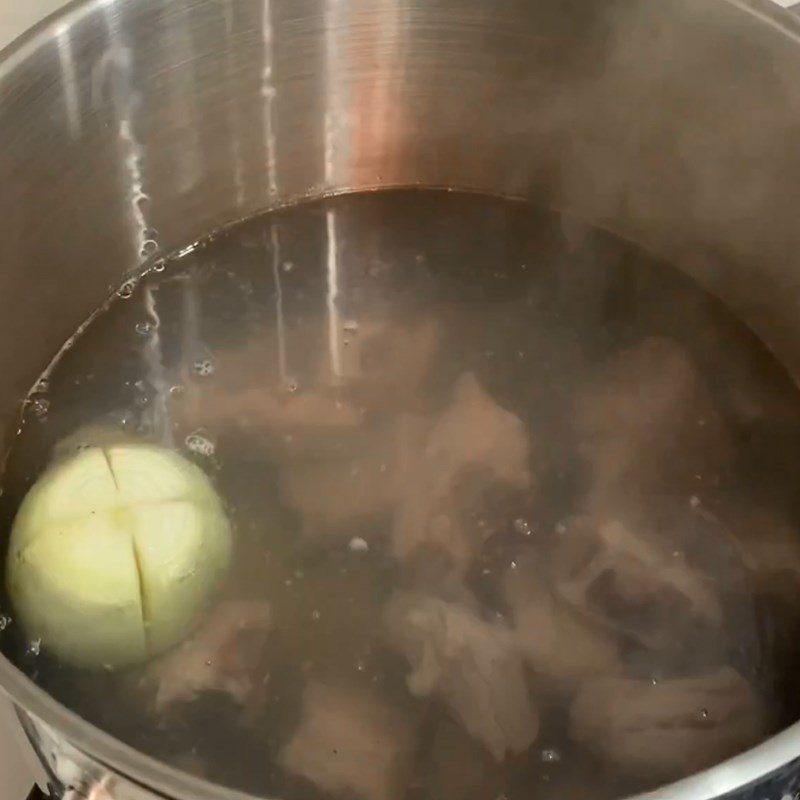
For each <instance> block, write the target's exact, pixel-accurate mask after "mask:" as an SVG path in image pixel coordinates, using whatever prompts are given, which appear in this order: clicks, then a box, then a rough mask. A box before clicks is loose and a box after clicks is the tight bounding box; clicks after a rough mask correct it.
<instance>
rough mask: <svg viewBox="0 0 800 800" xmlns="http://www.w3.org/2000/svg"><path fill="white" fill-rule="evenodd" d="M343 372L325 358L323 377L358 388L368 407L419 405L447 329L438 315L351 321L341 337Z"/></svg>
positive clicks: (329, 381)
mask: <svg viewBox="0 0 800 800" xmlns="http://www.w3.org/2000/svg"><path fill="white" fill-rule="evenodd" d="M341 341H342V344H344V342H346V343H347V344H346V346H343V347H341V358H340V363H339V366H338V370H339V371H338V373H337V374H334V373H333V372H332V370H331V361H330V358H325V359H324V360H323V364H322V367H321V369H320V376H321V378H322V379H323V380H324V381H326V382H328V383H330V384H331V385H343V386H346V387H348V388H349V389H353V390H354V392H355V395H356V396H357V397H358V398H359V399H360V400H361V401H363V402H364V403H365V404H366V405H367V406H368V407H370V408H376V409H381V410H386V409H387V408H393V409H397V408H398V407H399V408H413V407H414V406H415V405H417V401H419V400H420V395H421V389H422V387H423V385H424V382H425V379H426V377H427V376H428V374H429V372H430V370H431V367H432V364H433V362H434V360H435V358H436V355H437V354H438V352H439V347H440V344H441V329H440V326H439V323H438V322H437V321H436V320H435V319H433V318H426V319H422V320H419V321H417V322H416V323H414V324H412V325H409V326H401V325H398V324H396V323H393V322H391V321H389V320H388V318H385V317H384V318H383V319H380V318H376V317H373V318H371V319H365V320H360V321H351V322H350V323H348V324H347V325H346V328H345V330H344V331H343V333H342V337H341Z"/></svg>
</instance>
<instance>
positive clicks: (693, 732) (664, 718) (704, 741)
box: [569, 667, 765, 782]
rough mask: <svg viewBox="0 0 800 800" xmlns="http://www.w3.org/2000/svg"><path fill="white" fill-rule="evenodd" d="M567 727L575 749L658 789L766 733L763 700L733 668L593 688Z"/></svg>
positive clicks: (583, 693)
mask: <svg viewBox="0 0 800 800" xmlns="http://www.w3.org/2000/svg"><path fill="white" fill-rule="evenodd" d="M569 727H570V735H571V737H572V739H573V740H574V741H576V742H578V743H579V744H581V745H583V746H584V747H586V748H587V749H589V750H591V751H593V752H594V753H595V754H597V755H599V756H601V757H602V758H605V759H608V760H609V761H610V762H612V763H614V764H615V765H617V766H618V767H619V768H620V769H622V770H624V771H625V772H627V773H629V774H631V775H638V776H645V777H647V778H650V779H652V780H653V781H654V782H657V781H664V780H672V779H674V778H677V777H682V776H686V775H689V774H691V773H693V772H696V771H698V770H701V769H704V768H705V767H709V766H711V765H712V764H716V763H718V762H719V761H722V760H724V759H726V758H729V757H730V756H734V755H736V754H737V753H739V752H741V751H743V750H745V749H747V748H749V747H751V746H752V745H754V744H756V743H757V742H758V741H759V739H760V738H761V736H763V735H764V732H765V731H764V727H763V714H762V707H761V705H760V703H759V700H758V698H757V696H756V695H755V693H754V691H753V689H752V688H751V687H750V685H749V684H748V682H747V681H746V680H745V679H744V678H742V676H741V675H739V673H737V672H736V671H735V670H733V669H732V668H730V667H724V668H722V669H719V670H718V671H716V672H710V673H707V674H703V675H699V676H696V677H690V678H676V679H673V680H662V681H659V682H657V683H656V682H653V681H650V680H628V679H624V678H599V679H597V680H593V681H589V682H588V683H586V684H585V685H584V686H583V688H582V689H581V690H580V692H579V693H578V695H577V697H576V698H575V700H574V702H573V704H572V707H571V709H570V722H569Z"/></svg>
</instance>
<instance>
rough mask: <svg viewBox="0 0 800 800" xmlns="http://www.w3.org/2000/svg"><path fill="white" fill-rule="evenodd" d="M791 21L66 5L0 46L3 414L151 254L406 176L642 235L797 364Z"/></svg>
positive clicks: (202, 0) (710, 8) (337, 3)
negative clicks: (268, 212)
mask: <svg viewBox="0 0 800 800" xmlns="http://www.w3.org/2000/svg"><path fill="white" fill-rule="evenodd" d="M757 11H758V9H757ZM770 13H772V12H770ZM776 20H778V21H776ZM781 25H787V26H789V25H791V19H790V18H789V17H788V15H787V17H786V19H785V20H781V19H780V18H773V17H766V16H765V14H764V10H763V9H760V12H759V13H758V14H757V13H753V10H752V9H750V10H748V9H745V8H743V7H739V6H738V5H733V4H729V3H724V2H719V0H669V2H663V3H657V4H654V3H649V2H644V1H643V0H613V2H586V0H580V2H578V1H577V0H570V2H566V3H565V2H563V0H558V2H556V0H537V2H534V3H531V2H528V0H500V2H497V3H491V4H488V5H487V4H486V3H485V2H483V1H482V0H463V1H462V2H458V3H451V2H448V0H355V2H347V3H345V2H342V1H341V0H327V2H326V0H263V1H262V0H253V2H249V0H248V1H247V2H234V1H233V0H224V1H223V2H212V0H106V1H105V2H100V1H99V0H98V2H93V3H92V2H90V3H86V4H80V5H76V6H74V7H73V8H72V10H71V11H70V12H68V13H67V14H66V15H65V16H62V17H60V18H58V19H56V20H54V21H52V22H50V23H49V24H46V25H45V26H44V27H42V28H40V30H39V31H38V33H37V34H36V35H33V36H29V37H28V38H27V39H26V40H25V41H24V42H22V43H20V44H17V45H16V46H14V47H12V48H11V50H10V51H8V52H7V53H6V54H5V61H4V63H3V64H2V66H0V141H2V143H3V146H2V151H1V152H0V186H1V187H2V191H0V226H1V230H2V235H1V236H0V264H2V270H1V271H0V318H2V320H3V325H4V336H3V338H2V340H1V341H0V370H2V375H3V376H4V380H3V382H2V385H1V386H0V409H2V410H3V412H4V413H5V414H6V415H8V414H9V413H13V409H14V407H15V404H16V402H17V401H18V399H19V397H20V396H21V395H22V394H23V393H24V392H25V390H26V388H27V387H28V386H29V385H30V384H31V382H32V381H33V379H34V378H35V376H36V374H38V372H39V371H40V370H41V369H42V368H43V367H44V366H45V364H46V363H47V361H48V359H49V358H50V357H51V356H52V354H53V352H54V350H55V349H56V348H57V347H58V346H59V345H60V343H62V342H63V341H64V340H65V339H66V338H67V337H68V336H69V335H70V334H71V333H72V332H73V331H74V330H75V328H76V327H77V325H78V324H79V323H80V322H81V321H82V320H84V319H85V318H86V316H87V314H88V313H89V312H90V311H91V310H92V309H93V308H95V307H96V306H97V305H98V304H99V303H100V302H101V301H102V300H103V299H104V298H105V297H106V296H107V295H108V294H109V292H110V291H111V290H112V288H113V287H115V286H116V285H118V284H119V283H120V282H121V280H122V279H123V277H124V275H126V274H128V273H131V272H135V271H136V270H137V269H139V268H140V267H141V265H142V264H143V263H145V262H146V261H147V260H148V259H150V258H152V257H154V256H157V254H158V252H163V253H166V252H169V251H170V250H173V249H174V248H177V247H181V246H184V245H186V244H188V243H190V242H191V241H193V240H194V239H196V238H197V237H199V236H201V235H203V234H205V233H207V232H208V231H210V230H212V229H214V228H217V227H219V226H222V225H225V224H227V223H230V222H232V221H234V220H236V219H239V218H241V217H245V216H247V215H250V214H252V213H254V212H256V211H258V210H262V209H264V208H267V207H270V206H272V205H276V204H281V203H287V202H291V201H293V200H296V199H298V198H302V197H305V196H308V195H314V194H318V193H320V192H326V191H338V190H345V189H361V188H366V187H380V186H391V185H398V184H400V185H405V184H422V185H435V186H456V187H462V188H472V189H477V190H482V191H487V192H491V193H497V194H506V195H519V196H525V197H530V198H532V199H535V200H537V201H541V202H544V203H548V204H552V205H555V206H558V207H560V208H563V209H567V210H570V211H572V212H574V213H575V214H576V215H580V216H584V217H587V218H589V219H591V220H593V221H596V222H598V223H599V224H601V225H605V226H607V227H609V228H612V229H615V230H616V231H618V232H621V233H622V234H624V235H628V236H630V237H631V238H634V239H636V240H637V241H638V242H640V243H642V244H643V245H645V246H646V247H648V248H650V249H651V250H653V251H655V252H657V253H658V254H660V255H663V256H666V257H667V258H669V259H671V260H672V261H674V262H677V263H680V264H681V265H682V266H684V268H685V269H687V270H688V271H689V272H690V273H692V274H694V275H696V276H697V277H698V278H699V279H700V280H701V281H702V282H703V283H704V284H705V285H706V286H707V287H709V288H710V289H711V290H712V291H714V292H716V293H717V294H719V295H721V296H722V297H723V298H724V299H725V300H726V301H727V302H728V303H729V304H730V305H731V306H733V308H734V309H735V310H736V311H737V313H739V314H740V315H741V316H742V317H743V318H744V319H745V320H746V321H747V322H749V323H750V324H751V326H753V327H754V328H755V329H756V331H757V332H758V333H759V334H760V335H761V336H762V337H763V338H764V339H765V340H766V341H767V342H768V343H769V344H770V345H771V346H772V347H773V348H774V349H775V350H776V352H778V354H779V355H780V356H781V357H782V358H783V360H784V361H786V362H787V363H788V364H789V365H790V367H791V368H792V369H793V370H795V371H797V370H798V368H800V329H799V328H798V324H797V315H796V313H795V309H796V306H797V302H798V301H800V271H798V269H797V268H796V264H795V259H796V253H797V252H798V250H800V227H798V226H796V225H795V224H794V223H795V208H796V205H797V202H796V201H797V199H798V197H797V196H798V193H799V192H800V189H798V187H799V186H800V181H798V178H800V149H799V148H798V147H797V141H798V139H799V138H800V113H799V112H800V81H799V80H797V78H796V76H797V75H800V55H798V53H800V50H799V49H798V47H797V43H796V41H795V39H794V38H793V36H794V34H792V32H791V30H789V31H788V32H787V31H785V30H781V29H780V26H781ZM5 427H6V428H7V427H8V426H7V425H6V426H5Z"/></svg>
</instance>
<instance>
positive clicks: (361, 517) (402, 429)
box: [280, 415, 423, 539]
mask: <svg viewBox="0 0 800 800" xmlns="http://www.w3.org/2000/svg"><path fill="white" fill-rule="evenodd" d="M422 424H423V423H422V421H421V420H419V419H418V418H415V417H411V416H410V415H402V416H401V417H400V419H399V421H397V422H396V423H395V424H390V425H388V426H385V428H384V429H383V430H381V431H370V432H365V433H364V435H363V436H362V437H360V439H359V441H360V442H361V446H360V447H354V448H351V449H353V450H354V451H355V452H354V455H353V456H352V457H349V458H324V459H313V460H312V459H304V460H296V461H292V462H290V463H289V464H287V465H286V466H285V468H284V469H283V470H282V471H281V480H280V485H281V494H282V496H283V499H284V501H285V502H286V504H287V505H288V506H290V507H291V508H293V509H294V510H295V511H297V512H298V513H299V515H300V518H301V521H302V530H303V534H304V535H305V536H306V537H308V538H309V539H318V538H324V537H336V536H339V537H342V538H344V539H349V538H350V537H352V535H353V529H354V528H357V527H358V526H359V525H362V524H370V523H373V522H375V521H379V520H381V519H382V518H391V515H392V514H393V512H394V509H395V506H396V505H397V503H398V501H399V498H400V492H401V487H402V485H403V483H404V481H403V476H404V474H405V470H407V469H408V468H409V458H410V456H409V453H410V452H411V451H412V448H413V449H414V452H419V448H420V446H421V445H420V444H419V442H420V431H421V430H422V428H421V426H422ZM415 443H416V444H415Z"/></svg>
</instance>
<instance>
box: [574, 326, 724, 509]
mask: <svg viewBox="0 0 800 800" xmlns="http://www.w3.org/2000/svg"><path fill="white" fill-rule="evenodd" d="M573 411H574V423H575V428H576V433H577V436H578V443H579V449H580V452H581V454H582V456H583V457H584V459H585V460H586V462H587V464H588V466H589V469H590V473H591V480H592V483H593V486H592V494H593V495H594V496H595V497H596V498H605V497H606V496H607V495H609V494H610V495H612V496H614V495H617V494H619V493H620V492H623V493H628V492H630V491H631V490H632V489H637V488H643V489H652V488H653V487H658V486H661V485H670V486H671V487H672V485H673V483H674V482H675V481H682V482H683V483H684V484H685V483H691V482H692V481H694V480H696V476H697V475H700V476H701V478H704V479H710V478H713V477H714V476H715V475H716V473H717V472H718V471H719V469H720V466H721V465H724V464H725V463H726V460H727V457H728V454H729V452H730V448H729V439H728V435H727V431H726V430H725V427H724V423H723V422H722V420H721V418H720V417H719V414H718V413H717V410H716V408H715V406H714V403H713V401H712V399H711V397H710V394H709V391H708V389H707V387H706V385H705V384H704V382H703V380H702V378H701V377H700V375H699V373H698V371H697V369H696V368H695V367H694V365H693V364H692V362H691V361H690V360H689V358H688V357H687V356H686V354H685V353H684V352H683V350H682V349H681V348H680V347H679V346H678V345H677V344H676V343H675V342H673V341H672V340H670V339H666V338H658V337H653V338H650V339H646V340H645V341H644V342H642V343H641V344H639V345H636V346H634V347H632V348H630V349H628V350H623V351H621V352H620V353H618V354H617V355H615V356H614V357H612V358H611V359H610V361H608V362H607V363H606V364H604V365H602V366H601V367H600V368H599V369H598V370H597V372H596V373H595V375H594V376H593V377H592V378H590V379H589V381H588V383H587V384H586V386H585V387H584V390H583V391H582V392H581V393H580V394H579V396H578V398H577V400H576V402H575V407H574V409H573Z"/></svg>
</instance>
